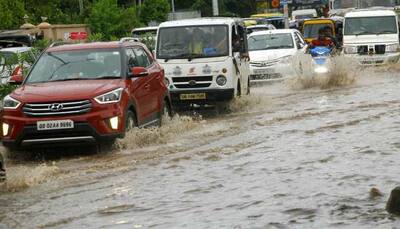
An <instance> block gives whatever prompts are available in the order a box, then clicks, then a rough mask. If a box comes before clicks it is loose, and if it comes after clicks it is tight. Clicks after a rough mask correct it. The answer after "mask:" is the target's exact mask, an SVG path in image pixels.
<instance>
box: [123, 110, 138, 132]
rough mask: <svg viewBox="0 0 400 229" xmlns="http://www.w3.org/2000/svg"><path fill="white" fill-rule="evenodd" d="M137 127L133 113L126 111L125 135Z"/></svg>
mask: <svg viewBox="0 0 400 229" xmlns="http://www.w3.org/2000/svg"><path fill="white" fill-rule="evenodd" d="M137 126H138V124H137V119H136V115H135V113H134V112H133V111H131V110H128V111H127V112H126V114H125V134H126V133H127V132H129V131H131V130H132V129H133V128H135V127H137Z"/></svg>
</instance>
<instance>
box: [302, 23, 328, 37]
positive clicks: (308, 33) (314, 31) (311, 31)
mask: <svg viewBox="0 0 400 229" xmlns="http://www.w3.org/2000/svg"><path fill="white" fill-rule="evenodd" d="M327 26H328V27H331V24H327V23H326V24H305V25H304V29H303V30H304V37H305V38H317V37H318V31H319V30H320V29H322V28H325V27H327Z"/></svg>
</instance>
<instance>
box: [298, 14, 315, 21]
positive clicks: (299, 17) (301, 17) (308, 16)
mask: <svg viewBox="0 0 400 229" xmlns="http://www.w3.org/2000/svg"><path fill="white" fill-rule="evenodd" d="M313 17H314V15H312V14H303V15H296V16H295V18H294V19H297V20H301V19H308V18H313Z"/></svg>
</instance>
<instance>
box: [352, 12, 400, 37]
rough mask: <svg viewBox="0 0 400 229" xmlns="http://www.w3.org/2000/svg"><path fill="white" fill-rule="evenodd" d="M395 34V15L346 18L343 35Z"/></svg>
mask: <svg viewBox="0 0 400 229" xmlns="http://www.w3.org/2000/svg"><path fill="white" fill-rule="evenodd" d="M368 34H397V24H396V17H395V16H384V17H357V18H346V20H345V27H344V35H368Z"/></svg>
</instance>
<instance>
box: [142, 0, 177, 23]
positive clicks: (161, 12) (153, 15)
mask: <svg viewBox="0 0 400 229" xmlns="http://www.w3.org/2000/svg"><path fill="white" fill-rule="evenodd" d="M169 12H171V8H170V5H169V1H168V0H146V1H144V3H143V5H142V7H141V9H140V18H141V20H142V22H143V23H145V24H148V23H149V22H151V21H156V22H163V21H166V20H167V17H168V13H169Z"/></svg>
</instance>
